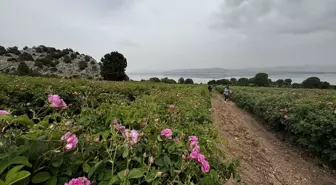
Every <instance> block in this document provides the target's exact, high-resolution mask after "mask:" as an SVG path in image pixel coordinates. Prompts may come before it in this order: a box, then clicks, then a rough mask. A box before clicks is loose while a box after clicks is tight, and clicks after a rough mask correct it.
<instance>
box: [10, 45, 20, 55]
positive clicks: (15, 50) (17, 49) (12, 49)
mask: <svg viewBox="0 0 336 185" xmlns="http://www.w3.org/2000/svg"><path fill="white" fill-rule="evenodd" d="M7 52H8V53H13V54H15V55H20V54H21V52H20V51H19V48H18V47H17V46H14V47H9V48H7Z"/></svg>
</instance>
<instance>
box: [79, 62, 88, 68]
mask: <svg viewBox="0 0 336 185" xmlns="http://www.w3.org/2000/svg"><path fill="white" fill-rule="evenodd" d="M78 67H79V69H80V70H84V69H86V68H87V67H88V63H87V61H85V60H81V61H79V62H78Z"/></svg>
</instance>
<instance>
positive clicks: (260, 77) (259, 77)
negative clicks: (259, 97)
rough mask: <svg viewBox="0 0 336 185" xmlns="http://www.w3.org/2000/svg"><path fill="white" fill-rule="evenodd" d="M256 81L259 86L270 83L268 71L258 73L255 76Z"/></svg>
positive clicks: (265, 85)
mask: <svg viewBox="0 0 336 185" xmlns="http://www.w3.org/2000/svg"><path fill="white" fill-rule="evenodd" d="M254 83H255V84H256V85H257V86H262V87H267V86H268V85H269V84H268V74H267V73H258V74H256V75H255V77H254Z"/></svg>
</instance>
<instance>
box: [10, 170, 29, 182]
mask: <svg viewBox="0 0 336 185" xmlns="http://www.w3.org/2000/svg"><path fill="white" fill-rule="evenodd" d="M29 176H30V173H29V172H28V171H20V172H18V173H15V174H13V175H12V176H10V177H8V179H6V182H5V184H6V185H11V184H14V183H16V182H19V181H20V180H22V179H25V178H27V177H29Z"/></svg>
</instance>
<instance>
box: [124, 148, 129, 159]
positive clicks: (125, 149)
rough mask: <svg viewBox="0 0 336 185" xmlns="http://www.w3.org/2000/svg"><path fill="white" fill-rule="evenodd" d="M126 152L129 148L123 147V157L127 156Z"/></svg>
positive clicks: (127, 152)
mask: <svg viewBox="0 0 336 185" xmlns="http://www.w3.org/2000/svg"><path fill="white" fill-rule="evenodd" d="M128 154H129V149H128V147H125V148H124V152H123V154H122V156H123V158H126V157H127V156H128Z"/></svg>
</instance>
